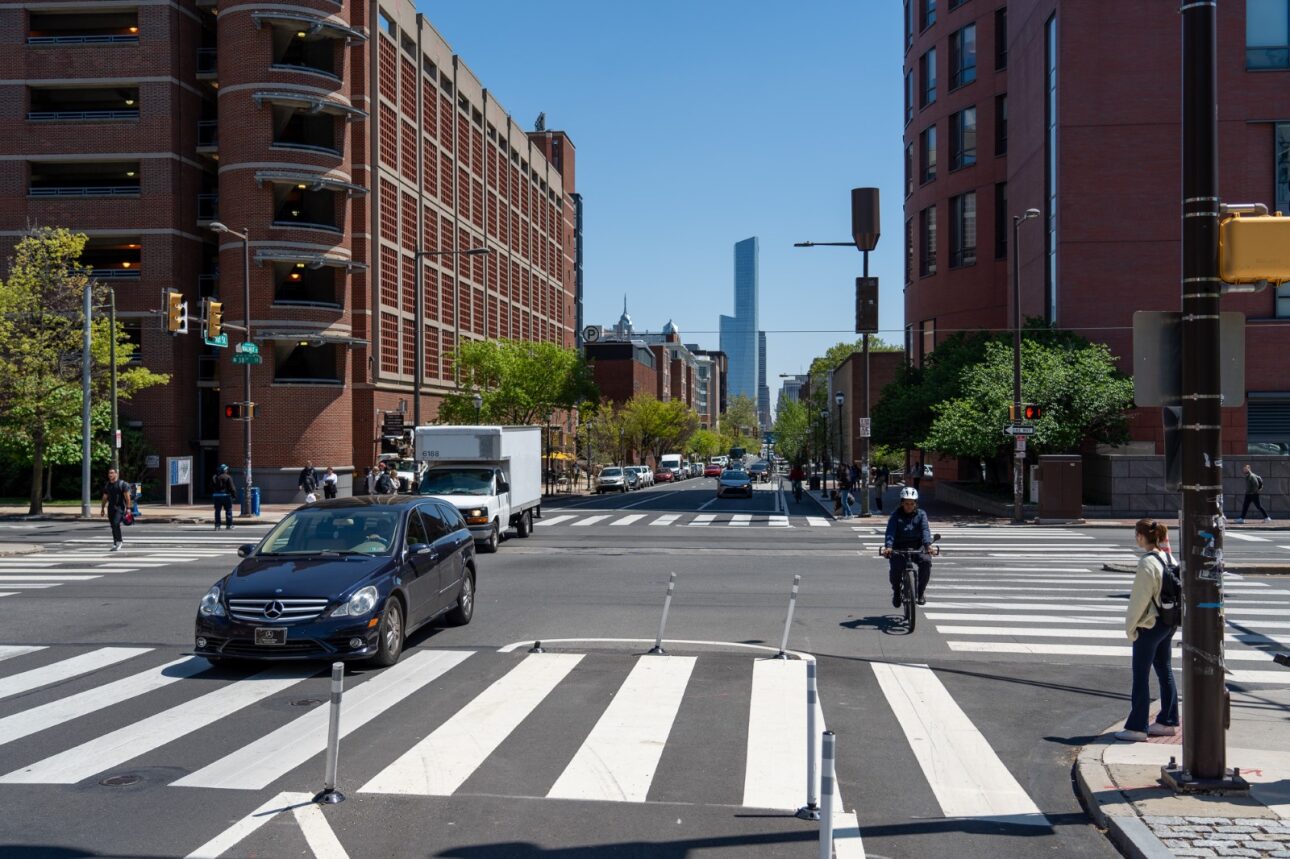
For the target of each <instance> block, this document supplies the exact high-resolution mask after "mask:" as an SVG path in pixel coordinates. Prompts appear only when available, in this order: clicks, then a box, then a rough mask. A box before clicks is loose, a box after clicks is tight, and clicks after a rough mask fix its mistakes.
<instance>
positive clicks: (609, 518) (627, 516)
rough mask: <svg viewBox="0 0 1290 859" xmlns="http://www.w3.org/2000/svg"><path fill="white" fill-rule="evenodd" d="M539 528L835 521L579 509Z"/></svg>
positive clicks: (553, 516)
mask: <svg viewBox="0 0 1290 859" xmlns="http://www.w3.org/2000/svg"><path fill="white" fill-rule="evenodd" d="M533 524H534V525H536V526H537V527H539V528H556V527H567V528H587V527H590V526H592V525H604V526H609V527H624V526H627V525H642V526H653V527H665V526H668V525H677V526H680V527H685V528H703V527H707V526H718V527H719V526H726V527H731V528H828V527H830V526H832V525H833V524H834V520H833V519H830V518H829V517H827V516H787V515H784V514H782V513H654V512H650V513H633V512H630V511H618V510H613V511H610V510H580V511H578V512H577V513H563V512H559V511H556V510H552V511H550V512H547V513H545V514H544V515H543V516H542V518H541V519H538V520H537V521H536V522H534V523H533Z"/></svg>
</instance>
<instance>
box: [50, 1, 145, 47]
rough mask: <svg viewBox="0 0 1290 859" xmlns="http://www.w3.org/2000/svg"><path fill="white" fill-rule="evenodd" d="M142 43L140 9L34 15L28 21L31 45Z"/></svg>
mask: <svg viewBox="0 0 1290 859" xmlns="http://www.w3.org/2000/svg"><path fill="white" fill-rule="evenodd" d="M137 41H139V10H137V9H123V10H120V11H112V12H87V11H78V12H35V11H33V12H32V13H31V15H30V17H29V18H28V20H27V44H29V45H86V44H94V45H102V44H107V43H112V42H137Z"/></svg>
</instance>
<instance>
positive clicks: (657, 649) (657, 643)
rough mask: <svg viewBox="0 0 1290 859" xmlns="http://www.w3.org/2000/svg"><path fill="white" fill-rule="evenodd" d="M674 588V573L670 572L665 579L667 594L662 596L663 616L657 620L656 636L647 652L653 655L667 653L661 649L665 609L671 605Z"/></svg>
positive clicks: (665, 615) (665, 622)
mask: <svg viewBox="0 0 1290 859" xmlns="http://www.w3.org/2000/svg"><path fill="white" fill-rule="evenodd" d="M674 590H676V573H672V575H671V577H670V578H668V580H667V596H665V597H663V617H662V619H660V620H659V622H658V636H657V637H655V639H654V646H653V647H651V648H650V649H649V652H650V653H652V654H654V655H655V656H662V655H665V654H666V653H667V651H666V650H664V649H663V629H664V627H666V626H667V610H668V609H669V608H671V607H672V591H674Z"/></svg>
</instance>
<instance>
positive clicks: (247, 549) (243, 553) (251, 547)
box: [237, 543, 255, 558]
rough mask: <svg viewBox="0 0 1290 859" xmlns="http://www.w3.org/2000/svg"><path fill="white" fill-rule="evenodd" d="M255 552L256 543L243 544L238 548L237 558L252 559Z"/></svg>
mask: <svg viewBox="0 0 1290 859" xmlns="http://www.w3.org/2000/svg"><path fill="white" fill-rule="evenodd" d="M254 551H255V544H254V543H243V544H242V545H240V546H238V547H237V556H238V557H239V558H249V557H251V553H252V552H254Z"/></svg>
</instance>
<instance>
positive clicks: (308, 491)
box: [296, 462, 318, 495]
mask: <svg viewBox="0 0 1290 859" xmlns="http://www.w3.org/2000/svg"><path fill="white" fill-rule="evenodd" d="M296 485H297V486H298V487H299V489H300V491H301V492H303V493H304V494H305V495H313V494H314V492H315V491H316V490H317V489H318V472H317V471H316V470H315V469H314V464H313V462H306V463H305V467H304V468H302V469H300V477H298V478H296Z"/></svg>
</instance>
